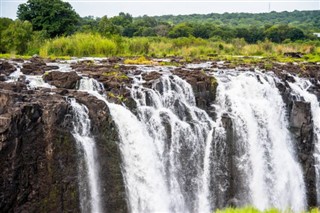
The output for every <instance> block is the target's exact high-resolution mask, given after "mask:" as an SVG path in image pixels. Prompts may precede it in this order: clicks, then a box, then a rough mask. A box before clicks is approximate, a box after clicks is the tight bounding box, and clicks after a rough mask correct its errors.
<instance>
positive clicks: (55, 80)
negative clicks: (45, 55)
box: [43, 71, 81, 89]
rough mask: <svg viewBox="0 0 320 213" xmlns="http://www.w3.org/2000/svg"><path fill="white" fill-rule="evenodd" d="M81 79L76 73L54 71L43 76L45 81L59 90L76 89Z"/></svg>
mask: <svg viewBox="0 0 320 213" xmlns="http://www.w3.org/2000/svg"><path fill="white" fill-rule="evenodd" d="M80 79H81V77H80V76H78V74H77V73H76V72H60V71H52V72H49V73H47V74H45V75H43V80H44V81H45V82H48V83H50V84H51V85H53V86H56V87H58V88H65V89H76V85H77V81H79V80H80Z"/></svg>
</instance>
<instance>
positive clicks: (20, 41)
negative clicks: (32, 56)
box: [1, 20, 32, 54]
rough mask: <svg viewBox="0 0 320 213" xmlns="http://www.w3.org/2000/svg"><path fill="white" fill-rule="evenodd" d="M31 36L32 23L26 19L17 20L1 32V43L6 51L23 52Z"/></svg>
mask: <svg viewBox="0 0 320 213" xmlns="http://www.w3.org/2000/svg"><path fill="white" fill-rule="evenodd" d="M31 37H32V25H31V23H30V22H28V21H20V20H17V21H15V22H13V23H11V24H10V25H9V27H8V28H7V29H6V30H4V31H3V32H2V33H1V38H2V39H1V43H2V45H3V48H4V50H5V51H6V52H15V53H18V54H24V53H25V52H26V51H27V48H28V42H29V41H30V40H31Z"/></svg>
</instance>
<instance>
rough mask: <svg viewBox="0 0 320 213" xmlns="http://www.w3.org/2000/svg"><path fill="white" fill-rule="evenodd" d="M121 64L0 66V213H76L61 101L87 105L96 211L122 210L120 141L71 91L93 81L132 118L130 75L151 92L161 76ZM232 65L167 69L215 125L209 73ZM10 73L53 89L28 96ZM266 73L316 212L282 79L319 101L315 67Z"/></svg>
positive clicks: (304, 114) (299, 129)
mask: <svg viewBox="0 0 320 213" xmlns="http://www.w3.org/2000/svg"><path fill="white" fill-rule="evenodd" d="M122 61H123V59H120V58H110V59H106V60H102V61H100V62H99V63H95V62H93V61H90V60H82V61H78V62H77V63H73V64H71V65H70V68H71V70H72V71H70V72H63V70H58V69H59V66H56V65H50V66H48V65H47V63H46V61H45V60H43V59H41V58H39V57H35V58H33V59H31V60H29V61H24V60H14V61H13V60H11V61H7V60H0V162H1V164H0V171H1V173H0V212H74V211H77V212H78V211H79V189H78V179H77V168H76V167H75V165H77V157H78V155H77V148H76V142H75V140H74V138H73V136H72V134H71V131H72V125H73V124H72V119H71V118H72V116H71V112H70V104H69V102H68V98H70V97H73V98H75V99H76V100H77V101H78V102H79V103H82V104H85V105H86V106H87V107H88V109H89V116H90V119H91V121H92V130H91V131H92V134H93V135H95V139H96V143H97V146H98V148H97V150H98V155H99V156H103V157H100V158H99V163H100V165H101V166H100V168H101V171H99V173H100V174H101V177H103V178H102V179H101V180H102V183H101V184H102V191H104V192H108V193H103V197H102V198H101V200H102V203H103V205H104V206H103V208H104V209H108V210H109V212H127V210H128V208H127V203H126V198H125V186H124V182H123V177H122V174H121V166H120V164H121V158H120V152H119V148H118V146H117V142H118V141H119V138H118V133H117V129H116V126H115V124H114V122H113V121H112V118H111V115H110V113H109V109H108V107H107V106H106V104H105V103H104V102H102V101H100V100H98V99H96V98H95V97H93V96H90V95H88V94H87V93H84V92H80V91H76V89H77V86H78V84H79V80H80V79H81V78H83V77H91V78H94V79H96V80H98V81H99V82H101V83H102V84H103V86H104V88H105V93H106V95H107V97H108V99H109V101H111V102H115V103H119V104H120V103H123V104H125V105H126V106H127V107H129V108H130V109H131V110H132V111H133V112H134V111H135V107H136V106H135V102H134V100H132V98H131V96H130V91H129V90H128V88H130V87H132V84H133V78H132V76H137V75H140V74H141V77H142V78H143V80H144V85H145V86H147V87H151V86H152V85H153V83H154V82H156V80H157V79H159V78H161V76H162V71H163V70H161V69H160V70H159V71H151V72H142V71H141V70H139V69H137V67H136V66H128V65H124V64H122V63H121V62H122ZM51 62H52V61H51ZM232 66H233V65H232V64H231V63H228V62H226V63H220V62H215V61H213V62H211V64H210V65H208V66H207V67H203V68H201V67H197V66H195V67H194V68H188V67H187V66H186V65H185V64H181V66H178V67H172V68H171V70H170V71H171V73H173V74H175V75H177V76H179V77H181V78H182V79H185V80H186V81H187V82H188V83H190V85H191V86H192V88H193V91H194V94H195V98H196V104H197V106H198V107H200V108H202V109H204V110H206V111H207V112H208V114H209V115H210V116H211V117H212V118H213V119H215V113H214V112H215V109H214V108H213V107H212V104H213V103H214V101H215V97H216V89H217V86H218V84H217V81H216V79H215V78H214V77H213V76H211V75H210V74H209V73H210V72H212V71H216V70H217V69H222V70H223V69H230V68H232ZM259 66H261V67H262V65H258V66H257V67H252V66H251V65H243V66H240V67H238V68H237V70H238V71H239V72H241V71H243V70H254V69H255V68H259ZM17 68H19V69H20V70H21V72H22V73H24V74H27V75H33V76H34V75H42V78H43V80H44V81H45V82H47V83H49V84H50V85H51V86H54V87H52V88H35V89H31V90H30V88H29V87H28V81H27V80H26V78H25V77H19V78H17V79H15V80H14V81H11V82H9V81H7V80H10V78H11V77H10V74H12V73H13V72H15V71H17ZM273 70H274V71H275V74H276V75H278V76H279V77H280V79H281V80H282V82H278V83H277V86H278V88H279V90H280V92H281V94H282V96H283V99H284V101H285V103H286V104H287V107H288V112H290V114H289V120H290V130H291V131H292V133H293V135H294V137H295V141H296V143H297V149H298V156H297V157H298V160H299V161H300V162H301V163H302V165H303V170H304V175H305V177H306V182H307V199H308V205H309V206H315V205H316V200H315V198H316V192H315V190H314V189H315V169H314V167H313V166H312V165H314V157H313V151H314V149H315V147H314V143H313V130H312V128H313V123H312V118H311V117H310V104H308V103H306V102H303V101H297V100H295V99H294V97H292V96H290V90H289V86H288V84H287V81H294V79H293V78H292V76H291V75H290V73H293V74H300V75H302V76H305V77H309V78H310V79H311V80H312V81H313V82H314V85H315V86H314V87H313V88H310V89H311V90H313V91H314V92H315V94H317V95H318V97H319V94H320V93H319V91H320V89H319V88H320V86H319V70H320V69H319V65H317V64H304V65H303V66H302V65H295V64H278V63H274V69H273ZM261 71H262V72H265V71H268V69H262V70H261ZM223 123H224V125H225V129H226V131H227V133H228V134H227V135H228V138H227V143H228V150H227V151H226V152H227V153H225V154H228V153H229V154H230V153H231V154H230V155H232V153H234V150H232V149H233V148H232V145H231V144H232V140H233V139H232V138H233V136H232V134H233V129H232V128H233V127H232V126H233V125H232V119H230V118H229V117H228V116H227V115H225V116H224V120H223ZM229 154H228V155H229ZM230 162H232V156H231V157H230V159H229V160H228V162H226V163H227V164H228V163H229V164H231V163H230ZM233 181H236V179H234V180H233ZM233 185H236V182H233ZM233 185H232V184H231V185H230V188H229V189H227V192H226V194H228V196H229V197H228V199H227V200H231V201H232V199H233V193H235V192H234V190H235V189H234V188H232V186H233ZM231 201H230V202H231ZM231 203H232V202H231ZM221 205H226V204H221ZM230 205H231V204H230Z"/></svg>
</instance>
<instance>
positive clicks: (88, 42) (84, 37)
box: [40, 33, 117, 57]
mask: <svg viewBox="0 0 320 213" xmlns="http://www.w3.org/2000/svg"><path fill="white" fill-rule="evenodd" d="M116 48H117V45H116V43H115V42H114V41H112V40H110V39H107V38H102V37H101V36H100V35H98V34H83V33H78V34H74V35H72V36H69V37H60V38H57V39H54V40H51V41H48V42H46V44H45V45H44V46H43V47H41V49H40V55H41V56H44V57H47V56H50V55H55V56H68V55H69V56H70V55H71V56H79V57H83V56H113V55H115V54H116Z"/></svg>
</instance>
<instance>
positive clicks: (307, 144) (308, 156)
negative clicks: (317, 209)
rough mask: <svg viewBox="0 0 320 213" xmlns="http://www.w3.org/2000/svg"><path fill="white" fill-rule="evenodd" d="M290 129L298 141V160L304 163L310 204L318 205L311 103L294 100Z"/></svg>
mask: <svg viewBox="0 0 320 213" xmlns="http://www.w3.org/2000/svg"><path fill="white" fill-rule="evenodd" d="M289 123H290V130H291V132H292V133H293V135H294V137H295V141H296V147H297V153H298V156H297V157H298V160H299V162H300V163H301V165H302V168H303V173H304V177H305V183H306V188H307V202H308V206H317V191H316V188H317V186H316V171H315V166H314V165H315V159H314V156H313V153H314V150H315V144H314V141H313V122H312V115H311V106H310V103H307V102H303V101H293V103H292V108H291V111H290V116H289Z"/></svg>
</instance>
